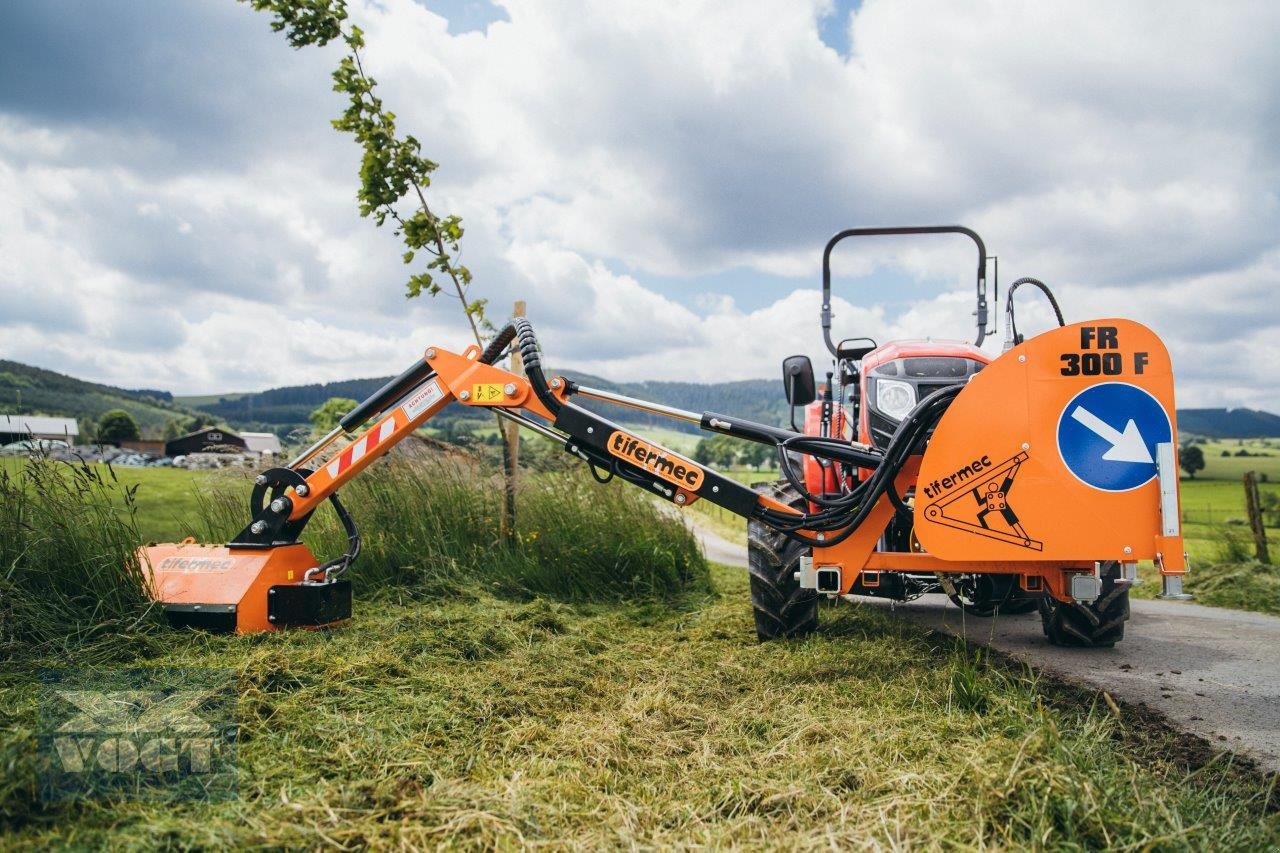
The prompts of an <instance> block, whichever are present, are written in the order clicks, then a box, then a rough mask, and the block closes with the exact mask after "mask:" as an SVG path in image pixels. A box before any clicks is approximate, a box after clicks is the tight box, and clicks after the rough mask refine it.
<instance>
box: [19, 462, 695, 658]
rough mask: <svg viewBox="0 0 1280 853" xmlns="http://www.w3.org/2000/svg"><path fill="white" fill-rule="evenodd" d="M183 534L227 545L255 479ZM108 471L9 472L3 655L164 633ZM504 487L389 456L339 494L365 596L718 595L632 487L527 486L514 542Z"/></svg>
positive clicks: (448, 467) (212, 491)
mask: <svg viewBox="0 0 1280 853" xmlns="http://www.w3.org/2000/svg"><path fill="white" fill-rule="evenodd" d="M202 485H204V486H206V487H207V488H206V490H205V491H204V492H202V496H201V499H200V501H199V502H198V507H199V509H198V512H197V516H196V517H193V518H191V519H189V520H188V521H187V522H186V523H185V525H184V526H185V527H186V528H187V530H188V531H189V532H191V533H193V534H196V535H198V536H202V538H205V540H206V541H208V542H212V543H218V542H226V541H227V540H229V539H230V538H231V537H232V536H234V534H235V533H236V532H238V531H239V530H240V529H241V528H242V527H243V526H244V525H245V524H246V523H247V521H248V509H247V503H248V501H247V495H248V493H249V488H250V484H249V482H248V481H247V480H246V479H244V478H243V477H233V476H227V477H222V478H211V479H210V480H208V481H205V482H204V483H202ZM144 487H145V484H143V485H142V486H139V485H138V484H131V485H126V484H124V483H121V482H120V481H119V480H117V478H116V475H115V472H114V471H113V470H112V469H111V468H110V467H108V466H105V465H83V464H81V465H66V464H63V463H59V462H53V461H50V460H47V459H33V460H30V461H29V462H27V463H26V464H24V465H23V466H22V467H21V468H18V469H16V470H15V469H13V468H5V469H0V657H15V656H20V655H22V654H23V653H24V652H36V653H47V652H48V651H49V650H50V649H51V648H67V649H71V648H76V647H80V646H83V645H84V644H85V643H86V642H87V641H90V640H93V639H95V638H104V637H114V638H118V637H120V636H121V635H122V634H129V633H132V634H139V633H145V632H146V631H147V630H150V629H152V628H154V627H156V626H157V625H158V624H159V618H158V614H157V613H156V612H155V610H156V609H155V608H154V607H153V606H152V605H151V604H150V603H149V601H148V598H147V595H146V590H145V576H144V573H143V570H142V567H141V566H140V565H139V563H138V558H137V555H136V549H137V547H138V545H139V544H141V543H142V542H143V541H144V537H143V535H142V534H140V533H139V524H138V521H139V515H138V508H137V500H136V498H137V492H138V490H139V488H144ZM500 494H501V488H500V483H498V482H496V481H495V479H494V478H493V477H491V476H489V475H488V474H487V473H486V472H485V471H484V470H483V469H480V468H472V467H466V466H458V465H453V464H449V463H445V462H441V463H432V462H417V461H413V462H410V461H385V462H382V463H380V464H379V465H377V466H375V467H374V468H373V469H371V470H370V471H368V472H366V474H365V475H364V476H363V477H361V478H359V479H358V480H357V481H356V483H354V484H353V485H352V486H351V487H349V488H348V489H346V490H344V492H343V498H344V499H345V501H346V503H347V506H348V507H349V509H350V511H351V513H352V515H353V516H354V517H355V518H356V521H357V523H358V524H359V525H360V528H361V530H362V532H363V534H364V550H363V553H362V554H361V557H360V559H359V560H358V561H357V563H356V564H355V566H354V568H353V569H352V570H351V573H350V577H351V579H352V580H353V581H354V583H355V585H356V588H357V590H358V592H359V593H360V594H368V593H371V592H379V591H381V592H387V593H395V594H397V595H406V594H407V595H416V594H431V595H455V594H465V593H467V592H468V591H473V590H475V589H476V588H477V587H483V589H484V590H486V591H488V592H492V593H496V594H499V595H508V596H530V595H547V596H550V597H553V598H560V599H564V600H620V599H646V600H654V599H667V598H673V597H676V596H679V595H681V594H684V593H687V592H693V591H707V590H709V589H710V575H709V572H708V569H707V564H706V561H705V560H704V559H703V557H702V554H701V552H700V550H699V548H698V545H697V543H696V541H695V540H694V538H693V536H692V534H691V533H689V531H688V530H687V529H685V527H684V526H683V525H682V524H680V523H679V522H678V521H676V520H673V519H670V518H667V517H666V516H664V515H662V514H661V513H659V512H658V511H657V509H656V508H655V507H654V506H653V504H652V502H650V501H649V500H647V499H646V497H645V496H644V495H643V494H641V493H640V492H639V490H636V489H629V488H626V487H623V486H616V485H615V486H605V487H601V486H599V485H597V484H595V483H593V482H590V481H588V480H587V479H586V478H585V477H583V476H581V475H580V474H579V473H577V472H563V473H559V474H542V475H537V476H536V477H534V476H528V477H526V478H525V481H524V485H523V487H522V488H521V491H520V496H519V510H520V523H519V527H518V532H517V540H516V542H515V544H514V545H513V546H511V547H506V546H504V545H502V544H501V543H500V541H499V540H500V536H499V530H498V501H499V497H500ZM307 541H308V542H309V544H311V546H312V547H313V549H314V550H315V553H316V555H317V556H318V557H320V559H322V560H323V559H327V558H328V557H333V556H337V555H338V554H340V553H342V551H343V550H344V548H345V547H346V536H345V534H344V533H343V531H342V528H341V526H340V525H339V524H338V522H337V519H336V517H335V516H334V515H333V513H332V511H331V510H330V509H329V508H328V507H324V508H321V509H320V511H319V512H317V513H316V516H315V517H314V518H313V520H312V523H311V525H310V527H309V528H308V534H307Z"/></svg>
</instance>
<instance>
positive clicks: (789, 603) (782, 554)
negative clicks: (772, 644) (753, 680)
mask: <svg viewBox="0 0 1280 853" xmlns="http://www.w3.org/2000/svg"><path fill="white" fill-rule="evenodd" d="M755 489H756V491H757V492H760V493H761V494H766V495H768V496H769V497H771V498H773V499H775V500H778V501H781V502H782V503H785V504H787V505H788V506H794V507H796V508H798V509H800V508H803V507H804V501H803V499H801V498H800V496H799V494H797V493H796V492H795V490H794V489H793V488H792V487H791V485H790V484H789V483H787V482H786V481H785V480H784V481H781V482H778V483H761V484H758V485H757V486H756V487H755ZM808 553H809V549H808V548H807V547H806V546H805V545H803V544H801V543H799V542H795V541H793V540H791V539H788V538H787V537H786V536H785V535H783V534H781V533H778V532H776V531H774V530H770V529H769V528H767V527H765V526H764V525H763V524H760V523H759V522H757V521H751V522H749V523H748V524H747V576H748V579H749V581H750V585H751V609H752V613H753V615H754V617H755V625H756V637H757V638H758V639H759V640H760V641H761V642H766V641H768V640H776V639H783V638H787V637H802V636H804V635H806V634H810V633H812V632H813V631H814V630H815V629H816V628H817V627H818V594H817V592H816V591H814V590H811V589H801V588H800V584H799V582H798V581H796V579H795V573H796V572H797V571H799V568H800V558H801V557H803V556H806V555H807V554H808Z"/></svg>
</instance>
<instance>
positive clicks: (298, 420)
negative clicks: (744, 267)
mask: <svg viewBox="0 0 1280 853" xmlns="http://www.w3.org/2000/svg"><path fill="white" fill-rule="evenodd" d="M548 373H549V374H551V375H555V374H556V373H561V374H563V375H565V376H567V377H569V378H570V379H572V380H574V381H575V382H577V383H579V384H581V385H588V386H591V387H594V388H600V389H603V390H606V391H612V392H614V393H615V394H625V395H627V396H629V397H638V398H639V399H641V400H649V401H652V402H654V403H663V404H665V405H668V406H675V407H676V408H679V409H687V410H689V411H692V412H699V413H701V412H703V411H713V412H718V413H720V414H725V415H733V416H736V417H740V418H747V419H750V420H754V421H760V422H762V423H767V424H775V425H782V424H784V423H785V422H786V418H787V403H786V400H785V399H784V398H783V396H782V380H781V379H745V380H740V381H736V382H721V383H718V384H714V385H712V384H703V383H697V382H611V381H609V380H608V379H602V378H600V377H598V376H593V375H591V374H588V373H579V372H577V371H572V370H566V371H555V370H550V371H548ZM390 378H391V377H389V376H380V377H375V378H372V379H350V380H346V381H343V382H329V383H326V384H323V385H321V384H315V385H295V386H291V387H287V388H273V389H271V390H270V391H263V392H261V393H258V394H242V395H235V396H232V395H228V396H224V397H221V398H217V399H215V400H212V401H211V398H207V397H201V398H178V401H179V402H183V401H187V402H192V403H195V402H198V403H199V407H200V408H201V409H203V410H205V411H207V412H211V413H213V414H215V415H217V416H218V417H220V418H222V419H224V420H226V421H227V422H229V423H230V424H232V425H233V426H241V427H242V428H249V427H253V428H261V429H270V430H274V429H276V428H278V427H280V426H284V425H294V426H303V425H306V424H307V415H309V414H310V413H311V411H312V410H313V409H315V408H316V407H317V406H319V405H320V404H321V403H323V402H324V401H325V400H327V399H329V398H330V397H350V398H352V399H354V400H363V399H364V398H365V397H367V396H369V395H370V394H372V393H373V392H374V391H376V390H377V389H378V388H379V387H381V386H382V385H383V384H384V383H385V382H386V381H387V380H388V379H390ZM583 402H584V405H586V406H587V407H588V408H591V409H593V410H595V411H597V412H599V413H601V414H603V415H605V416H606V417H609V418H612V419H614V420H619V421H626V422H628V423H652V424H661V425H663V426H669V427H673V428H675V429H682V430H685V431H688V432H696V431H697V427H695V426H694V425H692V424H685V423H683V422H681V421H672V420H670V419H668V418H663V417H660V416H657V415H646V414H644V413H643V412H638V411H636V410H634V409H624V408H621V407H619V406H613V405H609V404H601V403H596V402H588V401H583ZM438 417H440V418H442V419H445V420H450V419H453V418H473V419H475V420H477V421H479V420H485V419H486V416H485V415H484V414H483V413H482V412H479V411H478V410H476V409H466V408H464V407H462V406H457V405H454V406H451V407H450V408H449V409H448V410H446V411H445V412H443V413H441V415H439V416H438ZM1178 426H1179V429H1180V431H1181V432H1182V433H1183V434H1184V435H1202V436H1205V437H1208V438H1266V437H1273V436H1280V416H1276V415H1273V414H1271V413H1270V412H1259V411H1255V410H1252V409H1181V410H1179V412H1178Z"/></svg>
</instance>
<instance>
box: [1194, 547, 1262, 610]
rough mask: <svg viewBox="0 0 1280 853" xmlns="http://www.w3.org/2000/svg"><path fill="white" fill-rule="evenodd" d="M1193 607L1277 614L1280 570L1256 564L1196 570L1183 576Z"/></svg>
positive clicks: (1196, 568) (1226, 564)
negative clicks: (1227, 608) (1207, 606)
mask: <svg viewBox="0 0 1280 853" xmlns="http://www.w3.org/2000/svg"><path fill="white" fill-rule="evenodd" d="M1186 590H1187V592H1189V593H1191V594H1192V595H1193V596H1195V601H1196V603H1197V604H1208V605H1210V606H1212V607H1231V608H1234V609H1236V610H1255V611H1257V612H1259V613H1275V614H1280V567H1277V566H1268V565H1266V564H1265V563H1259V562H1258V561H1256V560H1249V561H1246V562H1242V563H1219V564H1218V565H1215V566H1205V567H1204V568H1201V567H1199V566H1197V567H1195V569H1194V570H1193V571H1191V572H1188V573H1187V583H1186Z"/></svg>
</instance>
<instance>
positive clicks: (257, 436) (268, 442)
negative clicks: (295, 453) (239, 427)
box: [240, 432, 280, 456]
mask: <svg viewBox="0 0 1280 853" xmlns="http://www.w3.org/2000/svg"><path fill="white" fill-rule="evenodd" d="M240 437H241V438H243V439H244V443H245V446H246V447H248V448H249V451H250V452H251V453H260V454H262V455H263V456H275V455H276V454H277V453H279V452H280V436H278V435H276V434H275V433H274V432H242V433H240Z"/></svg>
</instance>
